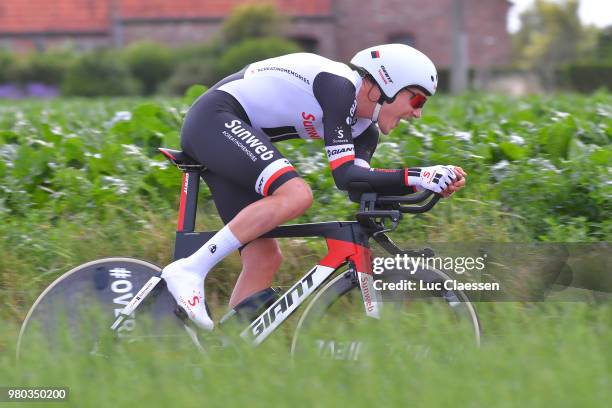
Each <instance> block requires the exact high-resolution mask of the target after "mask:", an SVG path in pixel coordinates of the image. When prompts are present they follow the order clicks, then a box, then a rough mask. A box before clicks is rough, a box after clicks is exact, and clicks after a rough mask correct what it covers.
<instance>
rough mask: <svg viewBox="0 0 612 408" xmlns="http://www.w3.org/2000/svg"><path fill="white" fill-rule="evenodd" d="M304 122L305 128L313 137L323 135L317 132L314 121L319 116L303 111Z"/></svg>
mask: <svg viewBox="0 0 612 408" xmlns="http://www.w3.org/2000/svg"><path fill="white" fill-rule="evenodd" d="M302 119H304V120H303V121H302V124H303V125H304V129H305V130H306V133H307V134H308V136H309V137H310V138H311V139H320V138H321V136H320V135H319V133H317V128H315V126H314V124H313V123H312V122H314V121H316V120H317V118H316V117H315V115H313V114H312V113H306V112H302Z"/></svg>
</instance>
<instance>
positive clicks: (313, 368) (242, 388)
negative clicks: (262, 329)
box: [0, 302, 612, 407]
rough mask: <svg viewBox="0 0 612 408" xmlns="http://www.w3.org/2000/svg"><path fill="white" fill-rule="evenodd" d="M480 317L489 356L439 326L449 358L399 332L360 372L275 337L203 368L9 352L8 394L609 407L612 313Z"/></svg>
mask: <svg viewBox="0 0 612 408" xmlns="http://www.w3.org/2000/svg"><path fill="white" fill-rule="evenodd" d="M479 310H480V314H481V318H482V322H483V325H484V327H485V341H484V343H483V345H482V347H481V348H480V349H476V348H475V347H472V346H468V345H467V344H463V343H462V342H463V340H462V339H461V338H452V337H446V336H445V337H444V338H441V336H436V335H435V331H436V325H439V324H442V321H440V322H436V318H435V317H433V318H432V319H431V322H430V323H429V324H428V327H430V329H427V330H425V331H424V332H425V335H427V336H429V339H430V341H431V342H432V344H433V345H435V346H436V347H438V350H439V351H440V352H439V353H431V354H429V355H428V356H426V357H420V358H416V357H415V356H413V355H411V353H405V354H402V353H389V352H388V350H389V346H390V345H391V346H393V345H401V344H402V343H403V342H405V337H400V336H399V335H398V334H396V335H394V334H393V333H394V331H393V330H390V331H389V330H387V331H385V332H384V333H385V334H386V336H380V335H375V334H374V333H371V338H370V339H369V340H370V341H372V342H373V343H374V344H375V345H378V346H380V347H374V348H373V350H375V351H374V352H373V353H372V354H369V355H366V356H365V358H364V359H363V360H362V361H359V362H346V361H334V360H318V359H306V360H304V359H299V360H294V361H292V360H291V359H290V355H289V352H288V347H287V339H286V338H284V337H283V336H276V337H272V338H270V339H269V341H267V342H266V343H264V345H262V347H260V348H257V349H252V348H250V347H243V348H239V352H240V357H239V358H237V357H236V354H234V353H233V352H231V353H228V352H223V351H220V352H217V353H213V354H212V355H210V356H208V357H204V356H202V355H199V354H198V353H197V352H195V351H194V350H193V348H191V347H189V346H187V345H186V344H180V345H177V344H173V343H170V342H169V343H166V344H162V345H161V346H157V347H156V349H155V350H152V349H151V348H147V347H132V348H130V347H116V348H114V349H113V350H112V353H110V354H109V355H108V356H107V357H99V356H91V355H85V356H82V357H80V358H74V356H73V355H71V354H69V353H68V352H67V351H66V350H60V351H55V352H53V353H49V352H48V350H45V348H44V347H43V346H42V345H41V346H39V347H38V349H36V350H32V351H31V352H30V353H28V354H27V355H26V356H25V357H24V359H23V360H22V361H20V363H19V364H18V365H16V364H15V361H14V357H13V352H14V348H13V346H12V343H11V342H6V343H5V348H4V350H3V352H2V353H1V354H0V384H1V385H10V386H13V385H14V386H17V385H18V386H51V385H54V386H68V387H69V388H70V393H71V397H70V401H69V402H66V403H63V404H62V405H60V406H70V407H90V406H91V407H106V406H109V407H110V406H113V407H123V406H125V407H132V406H148V405H153V406H170V405H172V406H205V407H209V406H332V405H336V404H342V405H350V406H364V407H365V406H385V407H386V406H407V405H416V406H443V405H449V404H457V405H461V406H469V407H491V406H495V407H514V406H557V407H566V406H567V407H575V406H589V407H596V406H602V407H603V406H607V401H609V399H610V397H612V392H611V390H612V372H611V368H610V367H611V366H612V358H611V356H610V353H609V345H610V344H611V342H612V308H610V306H609V304H607V305H588V304H586V303H576V302H574V303H552V304H543V303H540V304H517V303H501V304H491V303H489V304H480V305H479ZM6 325H8V327H7V326H6ZM4 327H5V328H6V327H7V328H8V330H3V332H2V333H3V334H2V337H3V338H4V340H7V339H8V338H12V337H14V336H15V334H16V330H17V327H16V326H15V325H14V324H13V323H10V322H8V323H7V322H5V326H4ZM421 337H422V336H421ZM458 347H460V350H461V352H456V351H454V350H456V349H457V348H458ZM400 350H401V347H400ZM453 351H454V352H453ZM50 405H51V404H50ZM57 405H59V404H56V405H53V406H57ZM37 406H39V405H37Z"/></svg>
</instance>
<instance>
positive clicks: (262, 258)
mask: <svg viewBox="0 0 612 408" xmlns="http://www.w3.org/2000/svg"><path fill="white" fill-rule="evenodd" d="M437 81H438V76H437V72H436V68H435V66H434V64H433V63H432V61H431V60H430V59H429V58H428V57H427V56H425V55H424V54H423V53H421V52H420V51H418V50H416V49H414V48H412V47H409V46H407V45H402V44H385V45H380V46H376V47H371V48H368V49H365V50H363V51H360V52H358V53H357V54H356V55H355V56H354V57H353V58H352V60H351V64H350V66H349V65H346V64H342V63H338V62H335V61H331V60H329V59H327V58H324V57H321V56H318V55H315V54H308V53H297V54H290V55H285V56H281V57H277V58H271V59H267V60H263V61H259V62H255V63H252V64H250V65H248V66H247V67H245V68H244V69H243V70H242V71H240V72H238V73H235V74H233V75H230V76H229V77H227V78H225V79H223V80H222V81H220V82H219V83H217V84H216V85H215V86H213V87H212V88H210V89H209V90H208V91H207V92H206V93H205V94H203V95H202V96H201V97H200V98H199V99H198V100H197V101H196V102H194V104H193V106H192V107H191V108H190V110H189V112H188V113H187V115H186V117H185V121H184V124H183V128H182V130H181V145H182V148H183V150H184V151H185V153H187V154H188V155H189V156H191V157H192V158H194V159H195V160H197V161H198V162H200V163H201V164H203V165H204V166H206V167H207V169H208V171H206V172H205V173H204V175H203V178H204V180H205V181H206V183H207V184H208V186H209V188H210V190H211V193H212V196H213V199H214V202H215V205H216V207H217V209H218V211H219V214H220V216H221V219H222V220H223V222H224V223H225V226H224V227H223V228H222V229H221V230H220V231H219V232H218V233H217V234H216V235H214V236H213V237H212V238H211V239H210V240H209V241H208V242H206V244H204V245H203V246H202V248H200V249H199V250H198V251H196V252H195V253H194V254H193V255H191V256H189V257H187V258H183V259H179V260H177V261H175V262H173V263H171V264H170V265H168V266H167V267H166V268H164V270H163V271H162V278H163V279H165V281H166V283H167V287H168V290H169V291H170V293H171V294H172V295H173V296H174V298H175V299H176V301H177V304H178V305H179V307H182V308H183V309H184V311H185V313H186V315H187V316H188V317H189V318H190V319H191V320H192V321H193V322H194V323H195V324H196V325H197V326H198V327H200V328H203V329H206V330H211V329H212V328H213V322H212V320H211V318H210V316H209V314H208V312H207V309H206V307H205V302H204V279H205V278H206V275H207V274H208V272H209V271H210V270H211V269H212V268H213V266H214V265H215V264H217V263H218V262H219V261H220V260H221V259H223V258H224V257H225V256H227V255H228V254H229V253H231V252H233V251H235V250H237V249H240V254H241V257H242V263H243V269H242V272H241V274H240V277H239V278H238V281H237V283H236V286H235V287H234V290H233V293H232V295H231V298H230V307H234V306H236V305H237V304H239V303H240V302H241V301H242V300H244V299H245V298H248V297H249V296H250V295H252V294H254V293H257V292H259V291H261V290H262V289H264V288H268V287H269V286H270V284H271V283H272V279H273V277H274V274H275V273H276V271H277V270H278V268H279V266H280V263H281V253H280V250H279V246H278V244H277V242H276V240H275V239H270V238H259V237H260V236H261V235H262V234H264V233H266V232H268V231H270V230H272V229H273V228H275V227H277V226H278V225H280V224H282V223H284V222H287V221H289V220H292V219H294V218H296V217H298V216H300V215H301V214H303V213H304V212H305V211H306V210H307V209H308V208H309V207H310V205H311V204H312V201H313V197H312V192H311V190H310V187H309V186H308V185H307V184H306V182H305V181H304V180H303V179H302V178H300V176H299V175H298V173H297V171H296V169H295V168H294V167H293V166H292V165H291V163H290V162H289V161H288V160H287V159H286V158H284V157H283V155H282V154H281V153H280V152H279V151H278V150H277V149H276V147H275V146H274V145H273V142H277V141H279V140H285V139H290V138H298V137H299V138H303V139H322V140H323V141H324V144H325V150H326V153H327V158H328V160H329V165H330V167H331V172H332V175H333V178H334V181H335V183H336V185H337V187H338V188H340V189H342V190H349V189H351V190H352V189H357V190H370V191H376V192H380V193H384V194H397V195H400V194H408V193H412V192H414V191H417V190H421V189H429V190H433V191H434V192H437V193H441V194H442V195H443V196H445V197H447V196H449V195H450V194H452V193H454V192H455V191H457V190H459V189H460V188H462V187H463V186H464V185H465V177H466V173H465V172H464V171H463V170H462V169H461V168H460V167H455V166H447V165H446V166H445V165H437V166H431V167H414V168H405V169H395V170H392V169H374V168H370V165H369V163H370V159H371V157H372V155H373V153H374V150H375V149H376V145H377V143H378V138H379V130H380V132H382V133H383V134H387V133H388V132H389V131H390V130H391V129H393V128H394V127H395V126H397V124H398V123H399V121H400V120H402V119H412V118H419V117H421V111H422V108H423V105H424V104H425V102H426V101H427V98H428V97H430V96H432V95H433V94H434V93H435V91H436V86H437Z"/></svg>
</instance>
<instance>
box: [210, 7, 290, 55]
mask: <svg viewBox="0 0 612 408" xmlns="http://www.w3.org/2000/svg"><path fill="white" fill-rule="evenodd" d="M286 22H287V18H286V17H285V16H282V15H281V14H279V13H278V11H277V10H276V8H274V6H272V5H271V4H246V5H243V6H239V7H236V8H235V9H234V10H233V11H232V14H231V15H230V16H229V17H228V19H227V20H225V22H224V23H223V27H222V29H221V31H222V35H223V40H224V42H225V44H226V45H234V44H236V43H239V42H240V41H243V40H246V39H253V38H259V37H281V36H282V34H283V29H284V25H285V24H286Z"/></svg>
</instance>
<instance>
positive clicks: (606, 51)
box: [594, 25, 612, 61]
mask: <svg viewBox="0 0 612 408" xmlns="http://www.w3.org/2000/svg"><path fill="white" fill-rule="evenodd" d="M594 54H595V58H596V59H598V60H602V61H612V25H609V26H607V27H606V28H604V29H602V30H600V31H599V32H598V33H597V43H596V45H595V52H594Z"/></svg>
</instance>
